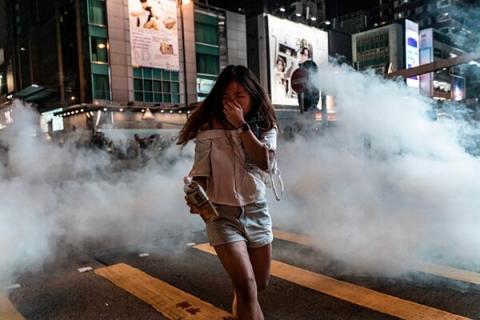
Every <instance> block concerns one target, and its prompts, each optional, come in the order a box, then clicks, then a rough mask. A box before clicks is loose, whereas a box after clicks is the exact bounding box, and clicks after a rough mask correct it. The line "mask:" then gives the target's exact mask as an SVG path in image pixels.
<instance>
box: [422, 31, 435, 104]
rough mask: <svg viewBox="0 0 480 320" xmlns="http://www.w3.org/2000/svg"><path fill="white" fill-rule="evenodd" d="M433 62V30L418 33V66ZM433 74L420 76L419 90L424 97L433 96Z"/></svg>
mask: <svg viewBox="0 0 480 320" xmlns="http://www.w3.org/2000/svg"><path fill="white" fill-rule="evenodd" d="M432 62H433V29H432V28H429V29H424V30H421V31H420V65H422V64H428V63H432ZM432 81H433V73H425V74H422V75H420V90H421V92H422V93H424V94H425V95H427V96H429V97H431V96H433V87H432Z"/></svg>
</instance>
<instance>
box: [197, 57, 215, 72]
mask: <svg viewBox="0 0 480 320" xmlns="http://www.w3.org/2000/svg"><path fill="white" fill-rule="evenodd" d="M197 72H198V73H203V74H211V75H218V74H219V73H220V59H219V57H218V56H214V55H209V54H203V53H197Z"/></svg>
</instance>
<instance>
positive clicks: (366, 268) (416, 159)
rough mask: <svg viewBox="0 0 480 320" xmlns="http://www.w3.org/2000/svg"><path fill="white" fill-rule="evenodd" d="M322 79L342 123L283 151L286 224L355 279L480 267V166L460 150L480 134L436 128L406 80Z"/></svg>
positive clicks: (452, 124) (340, 73) (324, 70)
mask: <svg viewBox="0 0 480 320" xmlns="http://www.w3.org/2000/svg"><path fill="white" fill-rule="evenodd" d="M317 81H318V84H319V86H320V88H323V89H324V90H325V91H326V92H327V94H330V95H334V96H335V98H336V106H337V110H338V113H337V118H338V121H337V124H336V125H335V127H331V128H328V129H327V131H326V132H325V133H324V134H322V135H318V136H310V137H307V138H301V139H297V140H296V141H294V142H291V143H288V144H286V145H281V146H280V150H279V158H280V165H281V166H282V164H283V166H284V170H283V171H284V180H285V183H286V185H287V189H288V196H287V199H286V200H285V201H284V202H283V203H272V215H273V216H274V222H275V223H276V224H277V226H279V227H280V228H290V229H293V230H295V229H296V230H301V231H303V232H304V233H307V234H309V235H311V236H312V237H313V239H314V241H315V245H316V247H317V248H318V249H320V250H321V251H322V252H325V253H327V254H328V255H330V256H331V257H332V258H334V259H339V260H341V261H344V262H346V263H347V264H349V265H350V266H351V267H352V272H381V273H387V274H398V273H402V272H405V271H408V270H412V269H414V268H415V266H416V265H417V263H422V262H429V261H432V259H433V257H434V256H435V257H436V259H437V260H436V261H438V260H439V259H440V258H441V259H444V260H446V261H447V262H452V261H455V264H456V265H460V264H464V265H467V264H469V265H471V264H477V265H478V264H480V254H479V253H478V251H477V250H474V248H477V247H478V246H479V245H480V234H479V233H478V232H477V230H479V228H480V216H479V215H478V208H479V207H480V198H479V197H478V194H479V192H480V183H479V182H478V176H477V174H478V172H480V161H479V159H478V158H475V157H473V156H472V155H470V154H468V153H467V152H466V151H465V148H464V146H463V145H461V143H460V142H459V141H462V139H465V137H464V134H465V133H467V132H471V131H472V130H473V129H475V128H474V127H472V125H470V124H469V123H468V122H466V121H463V120H455V119H454V117H452V118H442V119H438V120H437V121H434V120H432V118H431V110H432V105H431V104H432V102H430V101H428V100H427V99H425V98H424V97H421V96H420V95H419V94H418V93H416V92H414V91H413V90H412V89H409V88H407V87H405V85H404V84H403V83H400V82H392V81H389V82H387V81H386V80H384V79H382V78H379V77H377V76H374V75H373V74H368V73H367V74H365V73H358V72H354V71H353V70H351V69H350V68H348V67H333V66H324V67H321V68H320V71H319V76H318V79H317ZM287 164H288V166H287Z"/></svg>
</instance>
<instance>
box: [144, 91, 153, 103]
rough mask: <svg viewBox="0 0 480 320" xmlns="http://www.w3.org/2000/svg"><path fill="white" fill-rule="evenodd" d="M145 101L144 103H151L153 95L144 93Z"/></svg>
mask: <svg viewBox="0 0 480 320" xmlns="http://www.w3.org/2000/svg"><path fill="white" fill-rule="evenodd" d="M145 101H146V102H153V93H151V92H145Z"/></svg>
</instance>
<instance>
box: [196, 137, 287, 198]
mask: <svg viewBox="0 0 480 320" xmlns="http://www.w3.org/2000/svg"><path fill="white" fill-rule="evenodd" d="M260 141H262V142H263V143H265V145H266V147H267V149H268V150H271V151H275V150H276V148H277V130H276V129H275V128H274V129H272V130H269V131H266V132H262V133H261V134H260ZM264 173H265V172H264V171H262V170H260V169H259V168H258V167H257V166H256V165H254V164H253V163H252V162H251V161H249V159H248V157H247V156H246V154H245V152H244V150H243V147H242V144H241V140H240V137H239V134H238V133H237V132H236V131H235V130H224V129H211V130H205V131H200V132H199V133H198V134H197V138H196V139H195V161H194V163H193V167H192V170H191V171H190V176H192V177H206V178H207V190H206V191H207V194H208V196H209V198H210V200H211V201H212V202H213V203H215V204H223V205H230V206H245V205H247V204H251V203H254V202H258V201H264V200H265V183H264V182H263V179H262V174H264Z"/></svg>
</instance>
